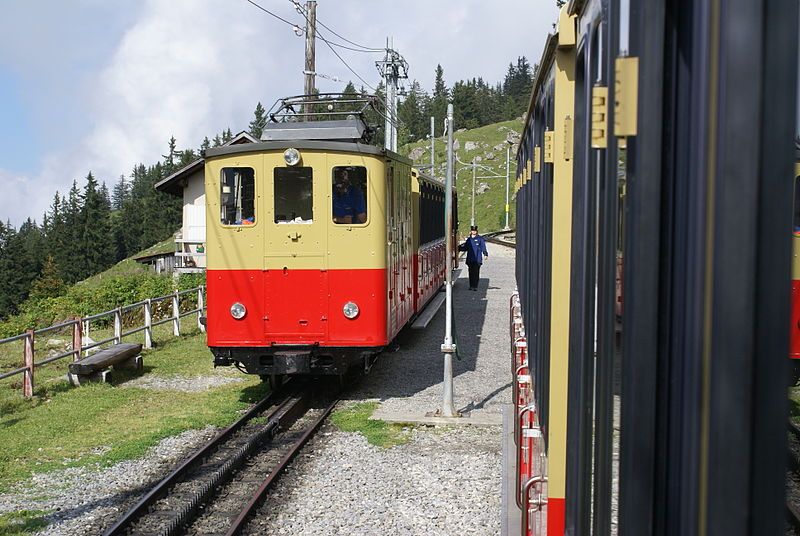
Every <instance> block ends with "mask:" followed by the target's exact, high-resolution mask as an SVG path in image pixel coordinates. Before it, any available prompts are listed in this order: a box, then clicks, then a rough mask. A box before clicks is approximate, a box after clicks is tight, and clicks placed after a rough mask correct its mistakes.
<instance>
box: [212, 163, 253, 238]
mask: <svg viewBox="0 0 800 536" xmlns="http://www.w3.org/2000/svg"><path fill="white" fill-rule="evenodd" d="M221 174H222V176H221V177H220V222H221V223H222V224H223V225H253V224H255V222H256V212H255V199H256V181H255V171H254V170H253V168H245V167H235V168H222V172H221Z"/></svg>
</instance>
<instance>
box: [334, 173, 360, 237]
mask: <svg viewBox="0 0 800 536" xmlns="http://www.w3.org/2000/svg"><path fill="white" fill-rule="evenodd" d="M333 221H334V222H336V223H345V224H347V223H364V222H365V221H367V205H366V203H365V202H364V195H363V194H362V193H361V189H360V188H357V187H355V186H353V185H352V184H351V183H350V176H349V173H348V172H347V169H344V168H341V169H337V170H336V172H335V173H334V176H333Z"/></svg>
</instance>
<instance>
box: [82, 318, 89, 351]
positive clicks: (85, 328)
mask: <svg viewBox="0 0 800 536" xmlns="http://www.w3.org/2000/svg"><path fill="white" fill-rule="evenodd" d="M90 324H91V321H90V320H85V321H84V322H83V337H85V338H89V325H90ZM82 342H83V341H81V343H82ZM88 355H89V350H88V349H87V350H85V351H84V352H83V356H84V357H86V356H88Z"/></svg>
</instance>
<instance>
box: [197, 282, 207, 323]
mask: <svg viewBox="0 0 800 536" xmlns="http://www.w3.org/2000/svg"><path fill="white" fill-rule="evenodd" d="M203 306H204V302H203V285H200V286H199V287H197V328H198V329H199V330H200V333H205V332H206V327H205V326H204V325H203V322H202V321H201V320H202V318H203Z"/></svg>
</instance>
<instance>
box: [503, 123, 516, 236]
mask: <svg viewBox="0 0 800 536" xmlns="http://www.w3.org/2000/svg"><path fill="white" fill-rule="evenodd" d="M506 143H507V144H508V145H506V225H505V227H503V230H504V231H508V230H509V229H511V228H510V227H509V226H508V178H509V176H510V175H509V170H510V169H511V168H510V167H509V161H510V160H511V146H512V145H513V143H514V142H512V141H511V140H509V139H506Z"/></svg>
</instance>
